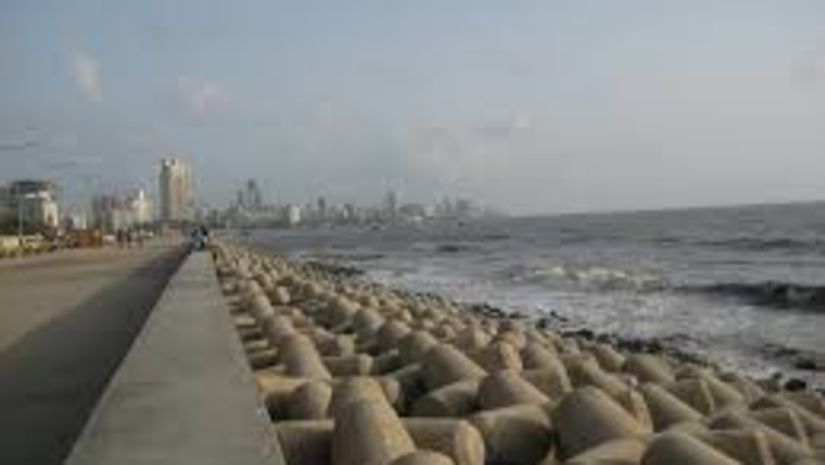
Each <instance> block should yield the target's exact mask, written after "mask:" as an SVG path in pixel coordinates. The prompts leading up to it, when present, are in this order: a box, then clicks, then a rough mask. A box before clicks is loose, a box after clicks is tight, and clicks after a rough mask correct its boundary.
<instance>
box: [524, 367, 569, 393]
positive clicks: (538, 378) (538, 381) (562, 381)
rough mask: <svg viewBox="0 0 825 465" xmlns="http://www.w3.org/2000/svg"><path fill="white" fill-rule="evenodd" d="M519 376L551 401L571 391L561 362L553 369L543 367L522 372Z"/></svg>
mask: <svg viewBox="0 0 825 465" xmlns="http://www.w3.org/2000/svg"><path fill="white" fill-rule="evenodd" d="M521 376H522V377H523V378H524V379H525V380H527V381H528V382H529V383H531V384H532V385H533V386H535V387H537V388H538V389H539V391H541V392H543V393H544V395H546V396H547V397H550V398H551V399H553V400H558V399H561V398H562V397H563V396H564V395H565V394H567V393H568V392H570V391H572V390H573V385H572V384H570V379H569V378H568V377H567V371H566V370H565V369H564V366H563V365H562V364H561V362H556V363H555V366H553V367H547V366H545V367H544V368H539V369H534V370H524V371H522V372H521Z"/></svg>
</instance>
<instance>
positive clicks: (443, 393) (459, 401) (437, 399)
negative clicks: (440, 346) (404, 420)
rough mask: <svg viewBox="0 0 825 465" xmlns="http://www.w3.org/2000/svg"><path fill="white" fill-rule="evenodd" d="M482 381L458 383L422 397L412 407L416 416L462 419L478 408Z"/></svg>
mask: <svg viewBox="0 0 825 465" xmlns="http://www.w3.org/2000/svg"><path fill="white" fill-rule="evenodd" d="M480 383H481V380H480V379H477V378H476V379H468V380H464V381H458V382H455V383H452V384H448V385H446V386H442V387H440V388H438V389H434V390H432V391H430V392H428V393H427V394H425V395H423V396H421V397H419V398H418V400H416V401H415V402H414V403H413V405H412V412H413V415H415V416H424V417H461V416H465V415H469V414H470V413H472V412H473V411H475V410H476V408H477V407H478V388H479V384H480Z"/></svg>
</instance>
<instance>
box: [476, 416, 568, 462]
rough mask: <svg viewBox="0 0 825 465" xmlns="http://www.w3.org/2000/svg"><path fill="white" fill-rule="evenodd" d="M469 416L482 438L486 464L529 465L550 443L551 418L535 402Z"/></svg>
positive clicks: (539, 457)
mask: <svg viewBox="0 0 825 465" xmlns="http://www.w3.org/2000/svg"><path fill="white" fill-rule="evenodd" d="M469 420H470V423H472V424H473V425H474V426H475V427H476V428H478V431H479V432H480V433H481V436H482V437H483V438H484V445H485V448H486V451H487V463H488V464H489V465H532V464H535V463H537V462H538V461H539V460H541V459H542V458H543V457H544V456H546V455H547V453H548V451H549V450H550V448H551V447H552V437H553V436H552V432H553V431H552V427H551V422H550V418H549V416H548V415H547V412H545V411H544V409H543V408H542V407H540V406H538V405H514V406H511V407H504V408H499V409H495V410H487V411H483V412H478V413H476V414H474V415H472V416H470V418H469Z"/></svg>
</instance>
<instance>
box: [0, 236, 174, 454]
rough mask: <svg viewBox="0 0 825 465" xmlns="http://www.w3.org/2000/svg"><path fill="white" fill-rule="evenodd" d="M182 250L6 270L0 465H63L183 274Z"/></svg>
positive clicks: (1, 279) (1, 315)
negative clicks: (164, 295)
mask: <svg viewBox="0 0 825 465" xmlns="http://www.w3.org/2000/svg"><path fill="white" fill-rule="evenodd" d="M181 258H182V253H181V248H180V247H172V246H170V245H168V244H164V245H161V244H155V245H151V246H147V247H146V248H145V249H142V250H137V249H132V250H123V249H103V250H84V251H67V252H59V253H56V254H51V255H44V256H39V257H32V258H26V259H22V260H5V261H1V262H0V464H4V465H16V464H26V465H31V464H36V465H40V464H43V465H50V464H60V463H62V461H63V460H64V458H65V456H66V455H67V454H68V453H69V451H70V450H71V446H72V444H73V442H74V440H75V438H76V437H77V435H78V434H79V433H80V431H81V430H82V428H83V425H84V424H85V422H86V420H87V418H88V416H89V414H90V413H91V411H92V409H93V408H94V406H95V404H96V403H97V399H98V398H99V396H100V394H101V393H102V392H103V390H104V388H105V387H106V384H107V382H108V380H109V378H110V377H111V376H112V374H113V373H114V370H115V369H116V368H117V366H118V365H119V363H120V361H121V360H122V358H123V357H124V356H125V354H126V352H127V351H128V349H129V347H130V346H131V343H132V341H133V340H134V337H135V336H136V335H137V333H138V331H139V330H140V328H141V326H142V325H143V322H144V321H145V320H146V317H147V316H148V314H149V311H150V310H151V308H152V307H153V306H154V303H155V302H156V301H157V299H158V297H159V295H160V293H161V291H162V290H163V288H164V286H165V285H166V283H167V282H168V280H169V277H170V276H171V275H172V273H174V271H175V269H176V268H177V266H178V264H179V263H180V259H181Z"/></svg>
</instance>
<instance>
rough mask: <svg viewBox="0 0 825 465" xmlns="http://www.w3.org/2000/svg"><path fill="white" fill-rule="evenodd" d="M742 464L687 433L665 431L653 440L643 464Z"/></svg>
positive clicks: (643, 458)
mask: <svg viewBox="0 0 825 465" xmlns="http://www.w3.org/2000/svg"><path fill="white" fill-rule="evenodd" d="M674 464H678V465H741V464H740V463H739V462H738V461H736V460H734V459H733V458H731V457H728V456H727V455H725V454H723V453H722V452H719V451H717V450H716V449H714V448H713V447H711V446H709V445H707V444H705V443H703V442H702V441H700V440H698V439H696V438H693V437H691V436H690V435H688V434H685V433H677V432H669V433H664V434H662V435H660V436H658V437H656V438H655V439H653V441H651V443H650V446H648V448H647V451H646V452H645V455H644V457H642V463H641V465H674Z"/></svg>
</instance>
